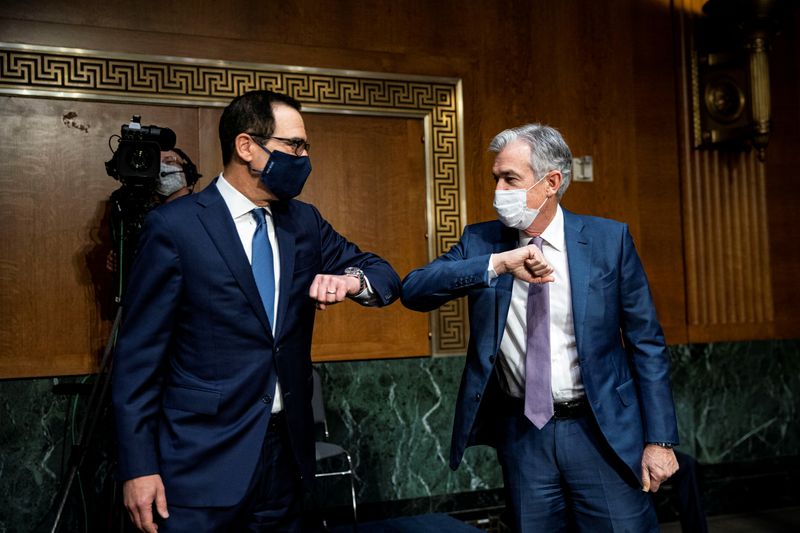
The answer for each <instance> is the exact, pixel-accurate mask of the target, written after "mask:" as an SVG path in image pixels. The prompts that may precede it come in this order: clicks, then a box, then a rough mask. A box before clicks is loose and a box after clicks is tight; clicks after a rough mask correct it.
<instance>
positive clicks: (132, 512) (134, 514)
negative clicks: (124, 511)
mask: <svg viewBox="0 0 800 533" xmlns="http://www.w3.org/2000/svg"><path fill="white" fill-rule="evenodd" d="M126 507H127V506H126ZM128 516H129V517H130V519H131V522H133V525H134V526H136V529H139V530H141V529H142V520H141V519H140V518H139V512H138V511H137V510H136V508H131V507H128Z"/></svg>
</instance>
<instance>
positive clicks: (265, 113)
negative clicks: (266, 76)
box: [219, 91, 300, 165]
mask: <svg viewBox="0 0 800 533" xmlns="http://www.w3.org/2000/svg"><path fill="white" fill-rule="evenodd" d="M275 104H284V105H287V106H289V107H291V108H293V109H296V110H297V111H300V102H298V101H297V100H295V99H294V98H292V97H291V96H289V95H286V94H282V93H276V92H272V91H249V92H246V93H244V94H242V95H240V96H237V97H236V98H234V99H233V100H232V101H231V103H230V104H228V106H227V107H226V108H225V110H224V111H223V112H222V116H221V117H220V119H219V144H220V146H222V164H223V165H227V164H228V163H229V162H230V160H231V157H233V152H234V150H235V147H234V141H235V140H236V136H237V135H239V134H240V133H250V134H252V135H255V136H258V137H269V136H270V135H272V133H273V132H274V131H275V116H274V115H273V113H272V106H273V105H275Z"/></svg>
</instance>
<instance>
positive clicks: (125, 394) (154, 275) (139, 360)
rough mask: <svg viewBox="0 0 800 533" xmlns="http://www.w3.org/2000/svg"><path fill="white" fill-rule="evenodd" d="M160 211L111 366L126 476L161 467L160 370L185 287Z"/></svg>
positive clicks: (148, 227) (133, 279)
mask: <svg viewBox="0 0 800 533" xmlns="http://www.w3.org/2000/svg"><path fill="white" fill-rule="evenodd" d="M170 233H171V232H170V231H169V228H168V227H167V223H166V220H165V219H164V218H163V216H162V215H160V214H159V213H158V211H157V210H156V211H152V212H151V213H150V214H149V215H148V218H147V222H146V223H145V227H144V230H143V232H142V235H141V237H140V239H139V251H138V253H137V255H136V258H135V259H134V262H133V266H132V268H131V276H130V281H129V283H128V287H127V293H126V295H125V299H124V301H123V318H122V327H121V330H120V334H119V337H118V339H117V343H116V349H115V354H114V364H113V371H112V402H113V407H114V414H115V418H116V420H115V422H116V428H117V441H118V443H119V474H120V477H121V479H122V480H126V479H131V478H134V477H139V476H143V475H148V474H156V473H158V472H159V460H158V445H157V437H156V431H157V424H158V413H159V410H160V398H161V389H162V382H163V375H162V369H163V365H164V364H165V360H166V357H167V353H168V349H169V345H170V340H171V337H172V330H173V320H174V316H175V309H176V308H177V305H178V302H179V296H180V293H181V287H182V276H181V265H180V261H179V259H178V252H177V248H176V246H175V244H174V242H173V240H172V238H171V236H170Z"/></svg>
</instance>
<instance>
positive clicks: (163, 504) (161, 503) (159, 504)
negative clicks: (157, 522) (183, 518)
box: [156, 485, 169, 518]
mask: <svg viewBox="0 0 800 533" xmlns="http://www.w3.org/2000/svg"><path fill="white" fill-rule="evenodd" d="M156 511H158V514H159V515H160V516H161V518H169V510H168V509H167V494H166V492H165V491H164V485H161V486H160V487H159V488H158V489H157V490H156Z"/></svg>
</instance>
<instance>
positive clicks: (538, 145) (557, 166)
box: [489, 124, 572, 200]
mask: <svg viewBox="0 0 800 533" xmlns="http://www.w3.org/2000/svg"><path fill="white" fill-rule="evenodd" d="M517 139H519V140H521V141H523V142H524V143H525V144H527V145H528V146H529V147H530V149H531V161H530V164H531V169H532V170H533V175H534V177H535V178H536V179H540V178H542V177H543V176H544V175H545V174H547V173H548V172H550V171H551V170H559V171H561V176H562V178H563V179H562V181H561V186H560V187H559V188H558V191H557V192H556V197H557V198H558V199H559V200H560V199H561V197H562V196H564V193H565V192H567V187H569V182H570V181H571V178H572V152H571V151H570V149H569V146H567V143H566V142H564V138H563V137H562V136H561V134H560V133H559V132H558V130H557V129H555V128H551V127H550V126H544V125H542V124H526V125H524V126H519V127H517V128H510V129H507V130H505V131H501V132H500V133H498V134H497V135H495V137H494V139H492V142H491V143H489V151H490V152H495V153H500V152H502V151H503V149H504V148H505V147H506V146H507V145H508V144H510V143H511V142H513V141H516V140H517Z"/></svg>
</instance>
